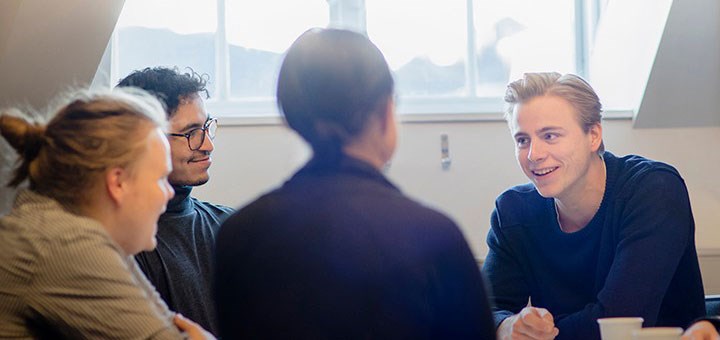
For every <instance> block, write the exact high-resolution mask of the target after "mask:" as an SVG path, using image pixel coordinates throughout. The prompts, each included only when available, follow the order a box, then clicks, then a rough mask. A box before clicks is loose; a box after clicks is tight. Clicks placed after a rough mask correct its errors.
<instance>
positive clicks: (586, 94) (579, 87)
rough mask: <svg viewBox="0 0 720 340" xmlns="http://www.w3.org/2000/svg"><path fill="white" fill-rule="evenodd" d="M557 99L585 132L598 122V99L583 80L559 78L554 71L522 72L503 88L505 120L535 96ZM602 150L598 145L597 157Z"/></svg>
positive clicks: (600, 106) (573, 77)
mask: <svg viewBox="0 0 720 340" xmlns="http://www.w3.org/2000/svg"><path fill="white" fill-rule="evenodd" d="M545 95H549V96H557V97H560V98H563V99H565V100H567V101H568V103H570V105H572V106H573V107H574V108H575V110H576V111H577V112H578V117H577V118H578V121H579V123H580V126H581V127H582V128H583V130H584V131H585V132H588V131H590V128H591V127H592V126H593V125H595V124H600V121H601V119H602V104H600V98H598V95H597V94H596V93H595V90H593V88H592V86H590V84H588V82H587V81H585V79H583V78H581V77H579V76H577V75H574V74H565V75H561V74H560V73H557V72H547V73H525V74H524V75H523V78H522V79H518V80H516V81H514V82H512V83H510V84H508V86H507V90H506V91H505V102H506V103H507V104H508V106H507V111H506V112H505V119H507V120H508V121H510V119H511V118H512V115H513V112H514V110H515V107H516V106H517V105H519V104H522V103H525V102H527V101H529V100H530V99H533V98H535V97H539V96H545ZM604 151H605V145H604V143H601V145H600V148H599V149H598V154H602V153H603V152H604Z"/></svg>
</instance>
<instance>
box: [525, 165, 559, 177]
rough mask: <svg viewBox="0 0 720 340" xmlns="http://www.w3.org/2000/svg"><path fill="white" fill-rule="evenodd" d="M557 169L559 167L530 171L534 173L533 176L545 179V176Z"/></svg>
mask: <svg viewBox="0 0 720 340" xmlns="http://www.w3.org/2000/svg"><path fill="white" fill-rule="evenodd" d="M557 169H558V167H557V166H556V167H551V168H543V169H535V170H530V172H532V174H533V175H535V176H537V177H543V176H546V175H548V174H550V173H552V172H553V171H555V170H557Z"/></svg>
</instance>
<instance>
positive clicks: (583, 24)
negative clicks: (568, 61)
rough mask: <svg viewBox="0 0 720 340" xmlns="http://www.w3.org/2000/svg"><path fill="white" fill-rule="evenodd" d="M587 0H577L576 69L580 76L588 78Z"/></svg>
mask: <svg viewBox="0 0 720 340" xmlns="http://www.w3.org/2000/svg"><path fill="white" fill-rule="evenodd" d="M585 1H586V0H575V69H576V70H577V73H578V74H579V75H580V76H583V77H587V76H588V74H589V73H590V72H589V70H588V63H587V62H588V57H589V54H590V50H589V47H588V44H587V42H588V39H587V38H588V37H587V20H586V18H587V15H586V6H585Z"/></svg>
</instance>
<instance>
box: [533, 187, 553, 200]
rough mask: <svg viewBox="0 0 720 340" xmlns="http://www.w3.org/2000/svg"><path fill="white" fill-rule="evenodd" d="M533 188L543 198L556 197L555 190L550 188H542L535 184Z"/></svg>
mask: <svg viewBox="0 0 720 340" xmlns="http://www.w3.org/2000/svg"><path fill="white" fill-rule="evenodd" d="M535 190H537V192H538V193H539V194H540V196H542V197H545V198H555V197H557V192H555V191H553V190H551V189H550V188H542V187H538V186H537V185H535Z"/></svg>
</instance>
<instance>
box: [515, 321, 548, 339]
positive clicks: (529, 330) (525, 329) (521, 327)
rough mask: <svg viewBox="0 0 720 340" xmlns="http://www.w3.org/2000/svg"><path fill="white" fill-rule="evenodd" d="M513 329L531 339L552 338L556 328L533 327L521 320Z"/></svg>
mask: <svg viewBox="0 0 720 340" xmlns="http://www.w3.org/2000/svg"><path fill="white" fill-rule="evenodd" d="M514 330H516V333H518V334H522V335H524V336H527V337H529V338H531V339H543V340H544V339H553V338H554V337H555V336H556V335H557V333H556V330H557V328H555V327H552V326H550V328H549V329H539V328H533V327H530V326H528V325H526V324H524V323H522V321H520V322H518V323H517V324H516V325H515V327H514Z"/></svg>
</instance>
